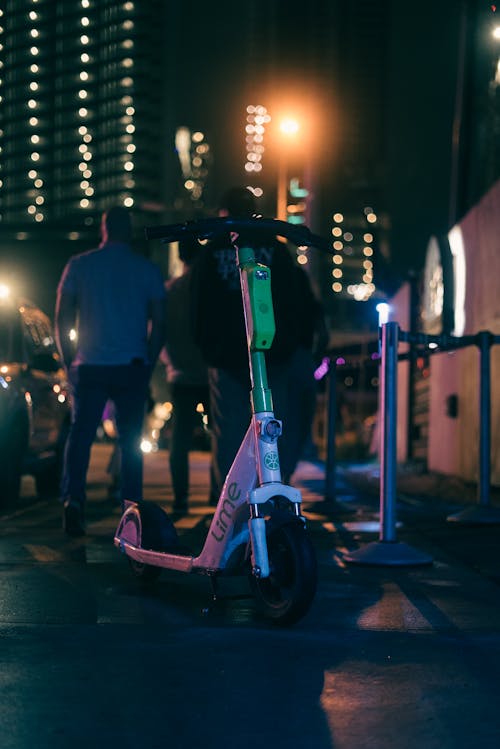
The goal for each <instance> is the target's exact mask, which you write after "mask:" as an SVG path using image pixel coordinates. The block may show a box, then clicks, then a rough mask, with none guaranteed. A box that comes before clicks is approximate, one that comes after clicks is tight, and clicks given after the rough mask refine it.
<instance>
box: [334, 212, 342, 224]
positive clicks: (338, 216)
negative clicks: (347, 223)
mask: <svg viewBox="0 0 500 749" xmlns="http://www.w3.org/2000/svg"><path fill="white" fill-rule="evenodd" d="M333 220H334V221H336V222H337V224H341V223H342V221H343V220H344V217H343V215H342V214H341V213H334V214H333Z"/></svg>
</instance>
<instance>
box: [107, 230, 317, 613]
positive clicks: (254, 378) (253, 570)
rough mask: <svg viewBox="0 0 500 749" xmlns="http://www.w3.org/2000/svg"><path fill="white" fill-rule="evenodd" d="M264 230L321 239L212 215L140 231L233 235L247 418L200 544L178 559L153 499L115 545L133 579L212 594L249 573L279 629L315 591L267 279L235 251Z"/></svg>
mask: <svg viewBox="0 0 500 749" xmlns="http://www.w3.org/2000/svg"><path fill="white" fill-rule="evenodd" d="M252 228H258V229H259V230H262V229H266V230H267V231H271V232H273V234H275V235H277V236H284V237H287V238H288V239H290V240H291V241H292V242H294V243H295V244H297V245H299V246H312V245H314V246H319V243H323V244H324V240H322V238H320V237H316V236H315V235H313V234H311V232H309V230H308V229H307V228H306V227H303V226H300V227H299V226H292V225H290V224H288V223H287V222H284V221H278V220H275V219H264V218H257V217H255V218H250V219H232V218H229V217H228V218H212V219H202V220H199V221H192V222H187V223H186V224H175V225H171V226H162V227H152V228H149V229H146V237H147V238H148V239H161V240H162V241H164V242H173V241H176V240H179V239H181V238H183V237H186V236H196V237H198V238H199V239H213V238H214V237H216V236H217V235H219V234H221V233H223V234H224V235H225V236H227V233H228V232H229V233H230V236H231V241H232V244H233V247H234V249H235V262H236V263H237V265H238V268H239V275H240V287H241V292H242V299H243V307H244V315H245V327H246V334H247V343H248V354H249V365H250V380H251V393H250V401H251V411H252V415H251V421H250V425H249V427H248V430H247V432H246V435H245V437H244V439H243V442H242V444H241V446H240V448H239V450H238V453H237V455H236V457H235V459H234V462H233V464H232V466H231V468H230V470H229V473H228V475H227V477H226V480H225V482H224V486H223V488H222V492H221V495H220V497H219V500H218V503H217V506H216V508H215V512H214V515H213V518H212V521H211V524H210V527H209V529H208V533H207V536H206V539H205V542H204V545H203V548H202V550H201V552H200V553H199V555H198V556H193V555H191V554H186V553H182V551H181V550H180V546H179V540H178V538H177V533H176V530H175V527H174V524H173V522H172V521H171V519H170V518H169V517H168V515H167V514H166V513H165V512H164V511H163V510H162V508H161V507H159V506H158V505H156V504H155V503H154V502H139V503H136V502H125V507H126V509H125V512H124V514H123V516H122V518H121V520H120V523H119V525H118V528H117V531H116V534H115V538H114V543H115V545H116V546H117V547H118V548H119V549H120V550H121V551H122V552H123V553H125V554H126V555H127V557H128V560H129V563H130V566H131V568H132V570H133V572H134V574H135V575H136V576H137V577H139V578H142V579H144V580H152V579H154V578H156V577H157V576H158V575H159V574H160V572H161V570H162V569H170V570H176V571H178V572H189V573H198V574H203V575H207V576H209V578H210V580H211V583H212V590H213V597H214V599H215V598H216V580H217V578H218V576H220V575H228V574H231V575H234V574H248V575H249V581H250V586H251V589H252V592H253V594H254V597H255V600H256V605H257V608H258V610H259V611H260V613H261V614H262V615H263V616H264V617H266V618H268V619H271V620H272V621H273V622H275V623H277V624H283V625H288V624H293V623H294V622H296V621H298V620H299V619H300V618H301V617H303V616H304V615H305V614H306V612H307V611H308V610H309V607H310V605H311V603H312V601H313V598H314V595H315V591H316V579H317V569H316V556H315V552H314V548H313V545H312V543H311V540H310V538H309V536H308V534H307V530H306V523H305V518H304V517H303V515H302V514H301V501H302V497H301V493H300V491H299V490H298V489H296V488H293V487H291V486H288V485H285V484H284V483H283V482H282V480H281V471H280V461H279V456H278V438H279V436H280V435H281V433H282V424H281V422H280V421H279V420H278V419H276V418H275V416H274V413H273V404H272V396H271V391H270V389H269V387H268V382H267V371H266V362H265V354H264V352H265V351H266V350H267V349H269V348H270V347H271V345H272V342H273V338H274V333H275V323H274V314H273V305H272V297H271V274H270V269H269V268H268V267H267V266H265V265H260V264H258V263H256V262H255V257H254V252H253V250H252V249H250V248H247V247H238V244H237V242H238V235H239V232H241V231H242V230H244V231H245V233H246V234H248V232H249V231H251V230H252Z"/></svg>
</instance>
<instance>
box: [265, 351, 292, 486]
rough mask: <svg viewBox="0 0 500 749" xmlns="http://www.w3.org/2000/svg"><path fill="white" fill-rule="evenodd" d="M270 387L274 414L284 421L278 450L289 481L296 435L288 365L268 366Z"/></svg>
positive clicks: (283, 475)
mask: <svg viewBox="0 0 500 749" xmlns="http://www.w3.org/2000/svg"><path fill="white" fill-rule="evenodd" d="M268 380H269V387H270V388H271V393H272V397H273V408H274V415H275V416H276V418H277V419H280V421H282V422H283V433H282V435H281V437H280V438H279V439H278V452H279V456H280V467H281V475H282V478H283V481H284V482H285V483H288V481H289V480H290V476H291V474H292V471H293V468H294V454H295V435H294V431H291V430H290V426H291V427H292V430H293V425H290V424H289V417H290V408H292V407H293V404H291V403H290V398H289V390H288V385H289V370H288V366H285V365H283V366H281V365H280V366H276V365H274V366H270V367H269V368H268Z"/></svg>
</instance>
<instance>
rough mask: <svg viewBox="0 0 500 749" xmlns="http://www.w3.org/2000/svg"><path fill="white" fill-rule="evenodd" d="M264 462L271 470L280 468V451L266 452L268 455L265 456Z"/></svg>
mask: <svg viewBox="0 0 500 749" xmlns="http://www.w3.org/2000/svg"><path fill="white" fill-rule="evenodd" d="M264 464H265V466H266V468H268V469H269V470H270V471H277V470H278V468H279V467H280V461H279V458H278V453H274V452H269V453H266V456H265V458H264Z"/></svg>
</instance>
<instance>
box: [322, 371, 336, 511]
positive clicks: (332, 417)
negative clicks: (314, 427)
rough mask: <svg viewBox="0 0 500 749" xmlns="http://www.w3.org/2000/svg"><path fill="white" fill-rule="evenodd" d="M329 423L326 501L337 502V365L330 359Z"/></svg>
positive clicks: (327, 430)
mask: <svg viewBox="0 0 500 749" xmlns="http://www.w3.org/2000/svg"><path fill="white" fill-rule="evenodd" d="M327 398H328V402H327V424H326V466H325V468H326V471H325V501H326V502H328V503H332V502H335V468H336V455H335V452H336V444H335V436H336V433H337V365H336V363H335V362H334V361H332V360H330V369H329V372H328V389H327Z"/></svg>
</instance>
